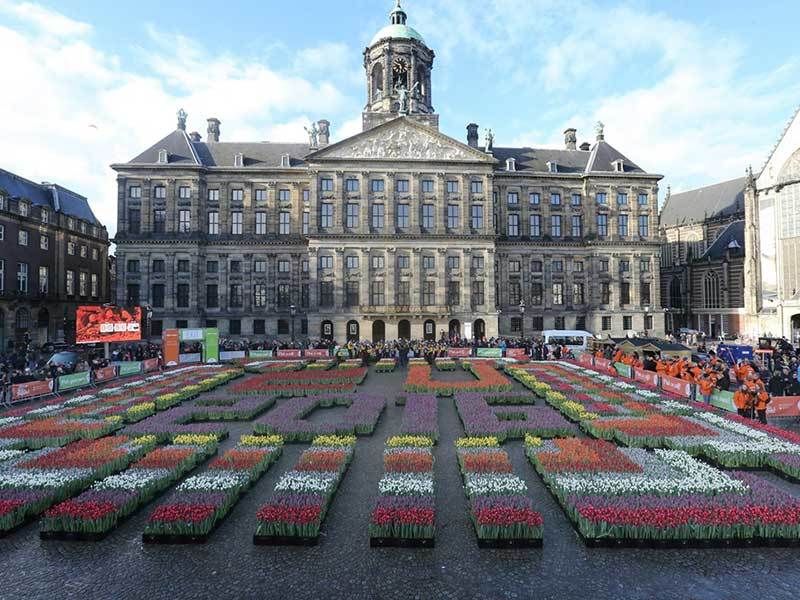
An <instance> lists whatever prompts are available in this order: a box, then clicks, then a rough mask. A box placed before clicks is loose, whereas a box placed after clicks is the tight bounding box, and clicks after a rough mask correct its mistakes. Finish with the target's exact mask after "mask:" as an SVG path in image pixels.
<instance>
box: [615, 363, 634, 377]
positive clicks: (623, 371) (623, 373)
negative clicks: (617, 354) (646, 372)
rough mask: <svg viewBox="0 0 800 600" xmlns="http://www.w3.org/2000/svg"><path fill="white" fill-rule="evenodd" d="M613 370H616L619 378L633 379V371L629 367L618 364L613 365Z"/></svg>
mask: <svg viewBox="0 0 800 600" xmlns="http://www.w3.org/2000/svg"><path fill="white" fill-rule="evenodd" d="M614 368H615V369H616V370H617V373H619V375H620V377H627V378H628V379H630V378H631V377H633V369H631V366H630V365H626V364H625V363H621V362H618V363H614Z"/></svg>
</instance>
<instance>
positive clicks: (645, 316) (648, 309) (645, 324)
mask: <svg viewBox="0 0 800 600" xmlns="http://www.w3.org/2000/svg"><path fill="white" fill-rule="evenodd" d="M649 316H650V307H649V306H645V307H644V337H647V319H648V317H649Z"/></svg>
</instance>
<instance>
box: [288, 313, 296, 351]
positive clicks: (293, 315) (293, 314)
mask: <svg viewBox="0 0 800 600" xmlns="http://www.w3.org/2000/svg"><path fill="white" fill-rule="evenodd" d="M289 314H290V315H292V344H294V317H295V315H296V314H297V307H296V306H295V305H294V304H290V305H289Z"/></svg>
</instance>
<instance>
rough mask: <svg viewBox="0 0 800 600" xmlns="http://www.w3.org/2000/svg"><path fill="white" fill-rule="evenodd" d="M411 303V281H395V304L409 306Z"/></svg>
mask: <svg viewBox="0 0 800 600" xmlns="http://www.w3.org/2000/svg"><path fill="white" fill-rule="evenodd" d="M410 304H411V282H410V281H398V282H397V305H398V306H409V305H410Z"/></svg>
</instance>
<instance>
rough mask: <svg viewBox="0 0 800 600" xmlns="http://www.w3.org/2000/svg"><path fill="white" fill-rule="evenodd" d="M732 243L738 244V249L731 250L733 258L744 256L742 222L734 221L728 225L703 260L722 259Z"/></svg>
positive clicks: (706, 252)
mask: <svg viewBox="0 0 800 600" xmlns="http://www.w3.org/2000/svg"><path fill="white" fill-rule="evenodd" d="M732 243H735V244H738V248H733V247H732V248H731V254H732V255H733V256H739V255H742V256H743V255H744V220H741V221H734V222H733V223H730V224H729V225H728V226H727V227H726V228H725V229H724V230H722V232H721V233H720V234H719V236H717V239H716V240H714V243H713V244H711V246H709V247H708V249H707V250H706V251H705V254H703V256H701V257H700V258H701V260H702V259H703V258H724V257H725V253H726V252H727V251H728V247H729V246H731V244H732Z"/></svg>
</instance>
